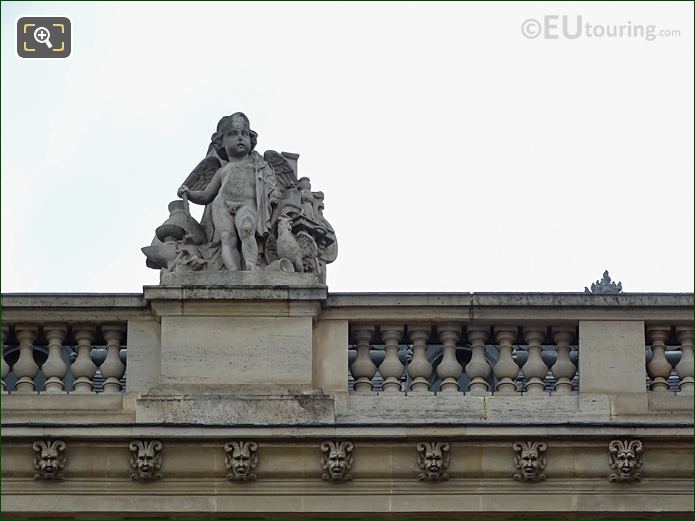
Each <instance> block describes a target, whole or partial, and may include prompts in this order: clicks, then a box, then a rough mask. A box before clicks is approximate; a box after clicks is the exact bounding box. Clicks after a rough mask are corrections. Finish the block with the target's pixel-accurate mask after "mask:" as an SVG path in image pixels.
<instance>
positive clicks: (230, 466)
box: [224, 441, 258, 481]
mask: <svg viewBox="0 0 695 521" xmlns="http://www.w3.org/2000/svg"><path fill="white" fill-rule="evenodd" d="M257 450H258V444H257V443H256V442H254V441H232V442H229V443H225V445H224V455H225V457H224V459H225V465H226V467H227V470H231V472H229V473H228V474H227V479H228V480H230V481H249V480H254V479H256V474H254V473H253V470H254V469H255V468H256V465H257V464H258V454H257V453H256V451H257Z"/></svg>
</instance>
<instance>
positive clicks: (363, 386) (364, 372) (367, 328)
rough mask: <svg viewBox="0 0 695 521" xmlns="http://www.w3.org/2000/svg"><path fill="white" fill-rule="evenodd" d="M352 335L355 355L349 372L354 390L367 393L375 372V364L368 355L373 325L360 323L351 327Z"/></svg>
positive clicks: (370, 388)
mask: <svg viewBox="0 0 695 521" xmlns="http://www.w3.org/2000/svg"><path fill="white" fill-rule="evenodd" d="M352 336H353V338H354V339H355V342H356V344H355V346H356V349H357V356H356V357H355V360H354V361H353V362H352V365H351V366H350V372H351V373H352V378H353V380H354V383H353V385H352V387H353V389H355V392H358V393H361V394H368V393H371V392H372V388H373V386H372V378H374V375H375V374H376V365H374V362H372V359H371V358H370V357H369V351H370V350H371V347H372V346H371V345H370V342H371V340H372V337H373V336H374V326H373V325H365V324H360V325H356V326H353V327H352Z"/></svg>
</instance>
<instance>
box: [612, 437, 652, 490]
mask: <svg viewBox="0 0 695 521" xmlns="http://www.w3.org/2000/svg"><path fill="white" fill-rule="evenodd" d="M608 452H609V454H610V466H611V468H612V469H613V470H615V471H616V472H615V473H613V474H611V475H610V476H608V480H609V481H624V482H629V481H639V480H640V479H642V476H641V474H640V473H639V471H640V469H641V468H642V465H643V463H644V457H643V454H642V452H643V445H642V442H641V441H639V440H613V441H611V442H610V443H609V444H608Z"/></svg>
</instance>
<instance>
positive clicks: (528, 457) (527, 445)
mask: <svg viewBox="0 0 695 521" xmlns="http://www.w3.org/2000/svg"><path fill="white" fill-rule="evenodd" d="M512 448H513V449H514V452H515V455H514V466H515V467H516V469H517V470H518V471H519V472H517V473H516V474H514V479H515V480H518V481H541V480H544V479H545V474H544V473H543V471H544V470H545V464H546V457H545V451H546V450H547V449H548V446H547V445H546V444H545V443H542V442H539V441H524V442H519V443H515V444H514V445H513V446H512Z"/></svg>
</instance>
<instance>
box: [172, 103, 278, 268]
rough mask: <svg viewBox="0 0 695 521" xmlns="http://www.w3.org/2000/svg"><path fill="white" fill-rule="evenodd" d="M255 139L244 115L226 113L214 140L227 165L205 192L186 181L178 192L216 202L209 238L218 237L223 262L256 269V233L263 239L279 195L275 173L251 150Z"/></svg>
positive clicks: (200, 199) (191, 199)
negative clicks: (194, 189)
mask: <svg viewBox="0 0 695 521" xmlns="http://www.w3.org/2000/svg"><path fill="white" fill-rule="evenodd" d="M257 137H258V134H256V133H255V132H254V131H253V130H251V128H250V124H249V119H248V118H247V117H246V115H245V114H243V113H241V112H237V113H235V114H232V115H231V116H225V117H223V118H222V119H221V120H220V122H219V123H218V124H217V132H215V134H213V137H212V141H213V144H214V145H215V148H217V149H220V148H221V149H222V150H223V151H224V155H226V161H227V162H226V164H224V165H223V166H222V167H221V168H219V169H218V170H217V171H216V172H215V174H214V175H213V176H212V179H211V180H210V182H209V183H208V184H207V186H206V187H205V188H204V189H203V190H196V191H192V190H191V189H190V188H189V187H188V186H186V185H185V184H184V185H182V186H181V187H180V188H179V190H178V195H179V197H181V196H184V195H186V196H187V198H188V200H190V201H192V202H194V203H197V204H204V205H207V204H210V203H212V224H213V226H214V232H213V236H212V238H211V239H212V242H216V241H217V240H219V241H220V243H221V256H222V262H223V263H224V266H225V267H226V268H227V269H228V270H232V271H237V270H241V269H243V268H244V266H245V268H246V269H247V270H249V271H255V270H256V269H257V265H258V242H257V240H256V236H259V237H261V238H264V237H265V236H266V235H268V233H269V232H270V229H271V227H270V217H271V215H272V207H273V206H275V205H277V203H278V201H279V200H280V197H281V193H280V191H279V190H278V187H277V184H276V181H275V172H274V171H273V169H272V168H271V167H270V165H268V164H267V163H266V162H265V161H264V160H263V159H262V158H261V156H260V155H259V154H258V153H254V152H253V149H254V147H255V146H256V139H257ZM220 155H221V154H220ZM239 242H241V255H240V252H239ZM242 261H243V264H242Z"/></svg>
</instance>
